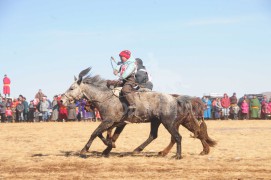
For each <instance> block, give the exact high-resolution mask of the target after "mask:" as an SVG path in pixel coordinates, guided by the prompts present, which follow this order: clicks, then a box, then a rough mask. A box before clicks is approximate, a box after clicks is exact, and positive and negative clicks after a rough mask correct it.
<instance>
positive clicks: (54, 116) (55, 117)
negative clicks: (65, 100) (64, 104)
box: [51, 95, 59, 121]
mask: <svg viewBox="0 0 271 180" xmlns="http://www.w3.org/2000/svg"><path fill="white" fill-rule="evenodd" d="M57 97H58V96H57V95H55V96H54V100H53V102H52V118H51V120H52V121H57V120H58V111H59V107H58V102H57Z"/></svg>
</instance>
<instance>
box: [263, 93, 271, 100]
mask: <svg viewBox="0 0 271 180" xmlns="http://www.w3.org/2000/svg"><path fill="white" fill-rule="evenodd" d="M262 94H263V95H266V96H267V98H268V99H269V98H271V92H263V93H262Z"/></svg>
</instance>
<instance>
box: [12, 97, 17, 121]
mask: <svg viewBox="0 0 271 180" xmlns="http://www.w3.org/2000/svg"><path fill="white" fill-rule="evenodd" d="M18 104H19V102H18V99H17V98H14V99H13V102H12V106H11V111H12V119H13V122H14V121H15V122H18V121H17V120H18V119H17V110H16V107H17V105H18Z"/></svg>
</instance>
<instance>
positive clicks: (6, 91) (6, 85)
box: [3, 74, 10, 97]
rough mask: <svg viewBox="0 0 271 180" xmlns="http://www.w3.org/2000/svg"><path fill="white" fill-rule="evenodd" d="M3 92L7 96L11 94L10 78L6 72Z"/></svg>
mask: <svg viewBox="0 0 271 180" xmlns="http://www.w3.org/2000/svg"><path fill="white" fill-rule="evenodd" d="M3 83H4V86H3V94H4V95H5V97H7V95H8V97H9V96H10V79H9V78H8V76H7V75H6V74H5V76H4V79H3Z"/></svg>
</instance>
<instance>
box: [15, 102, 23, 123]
mask: <svg viewBox="0 0 271 180" xmlns="http://www.w3.org/2000/svg"><path fill="white" fill-rule="evenodd" d="M23 111H24V105H23V104H22V101H21V100H19V101H18V104H17V106H16V121H17V122H22V121H23V117H22V115H23Z"/></svg>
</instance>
